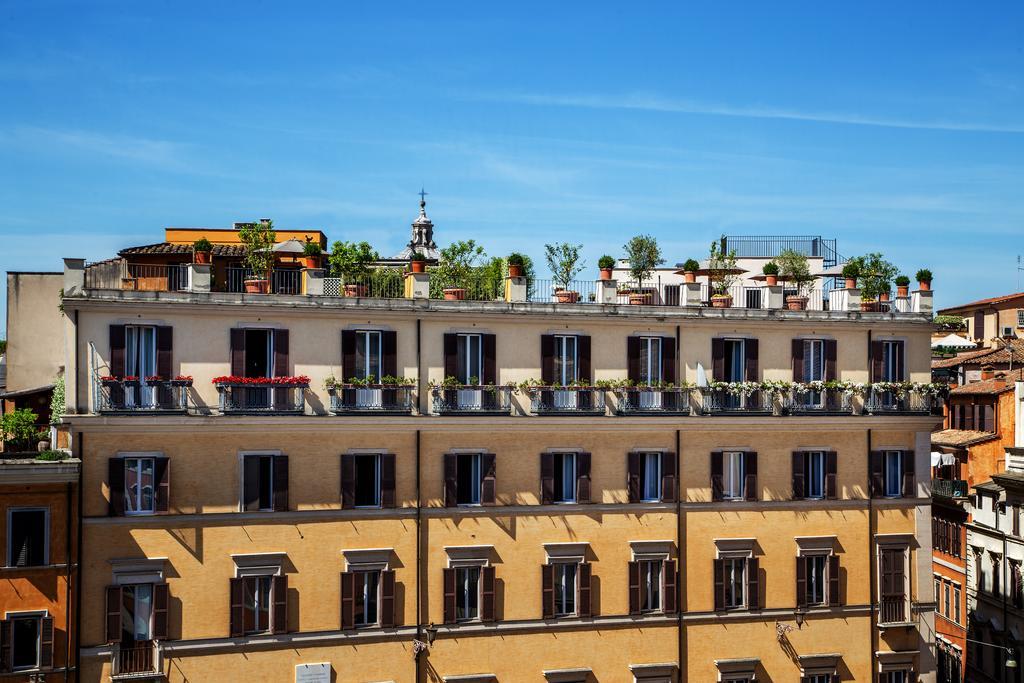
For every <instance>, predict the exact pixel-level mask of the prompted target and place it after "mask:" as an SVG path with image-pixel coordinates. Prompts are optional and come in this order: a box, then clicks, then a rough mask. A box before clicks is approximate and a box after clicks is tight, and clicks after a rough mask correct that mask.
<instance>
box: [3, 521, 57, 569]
mask: <svg viewBox="0 0 1024 683" xmlns="http://www.w3.org/2000/svg"><path fill="white" fill-rule="evenodd" d="M49 517H50V511H49V509H48V508H8V509H7V566H8V567H40V566H44V565H46V564H48V563H49V545H48V544H49V526H50V524H49Z"/></svg>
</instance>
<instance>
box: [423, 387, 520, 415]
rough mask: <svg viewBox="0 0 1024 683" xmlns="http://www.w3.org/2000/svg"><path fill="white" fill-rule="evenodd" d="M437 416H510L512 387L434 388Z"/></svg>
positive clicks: (432, 393) (432, 391)
mask: <svg viewBox="0 0 1024 683" xmlns="http://www.w3.org/2000/svg"><path fill="white" fill-rule="evenodd" d="M430 392H431V396H432V398H433V406H434V413H435V414H437V415H508V414H509V412H510V411H511V409H512V387H511V386H505V385H500V384H457V385H448V386H435V387H432V388H431V390H430Z"/></svg>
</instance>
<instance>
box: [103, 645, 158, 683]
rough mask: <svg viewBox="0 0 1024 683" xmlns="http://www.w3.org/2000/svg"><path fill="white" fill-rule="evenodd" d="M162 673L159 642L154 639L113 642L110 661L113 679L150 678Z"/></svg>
mask: <svg viewBox="0 0 1024 683" xmlns="http://www.w3.org/2000/svg"><path fill="white" fill-rule="evenodd" d="M160 673H162V666H161V662H160V644H159V643H158V642H157V641H155V640H141V641H138V642H135V643H125V644H121V643H115V644H114V649H113V653H112V654H111V661H110V677H111V678H112V679H114V680H128V679H133V678H152V677H153V676H154V675H157V674H160Z"/></svg>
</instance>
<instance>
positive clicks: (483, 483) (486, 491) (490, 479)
mask: <svg viewBox="0 0 1024 683" xmlns="http://www.w3.org/2000/svg"><path fill="white" fill-rule="evenodd" d="M480 477H481V480H480V504H481V505H494V500H495V495H496V491H495V488H496V486H495V484H496V482H495V480H496V479H497V458H496V457H495V456H494V453H481V454H480Z"/></svg>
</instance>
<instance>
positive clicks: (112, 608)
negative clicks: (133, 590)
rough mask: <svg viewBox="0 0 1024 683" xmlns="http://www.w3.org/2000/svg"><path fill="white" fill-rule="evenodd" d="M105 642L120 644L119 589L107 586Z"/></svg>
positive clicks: (118, 587)
mask: <svg viewBox="0 0 1024 683" xmlns="http://www.w3.org/2000/svg"><path fill="white" fill-rule="evenodd" d="M106 614H107V619H106V629H107V633H106V636H107V642H108V643H119V642H121V587H120V586H107V607H106Z"/></svg>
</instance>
